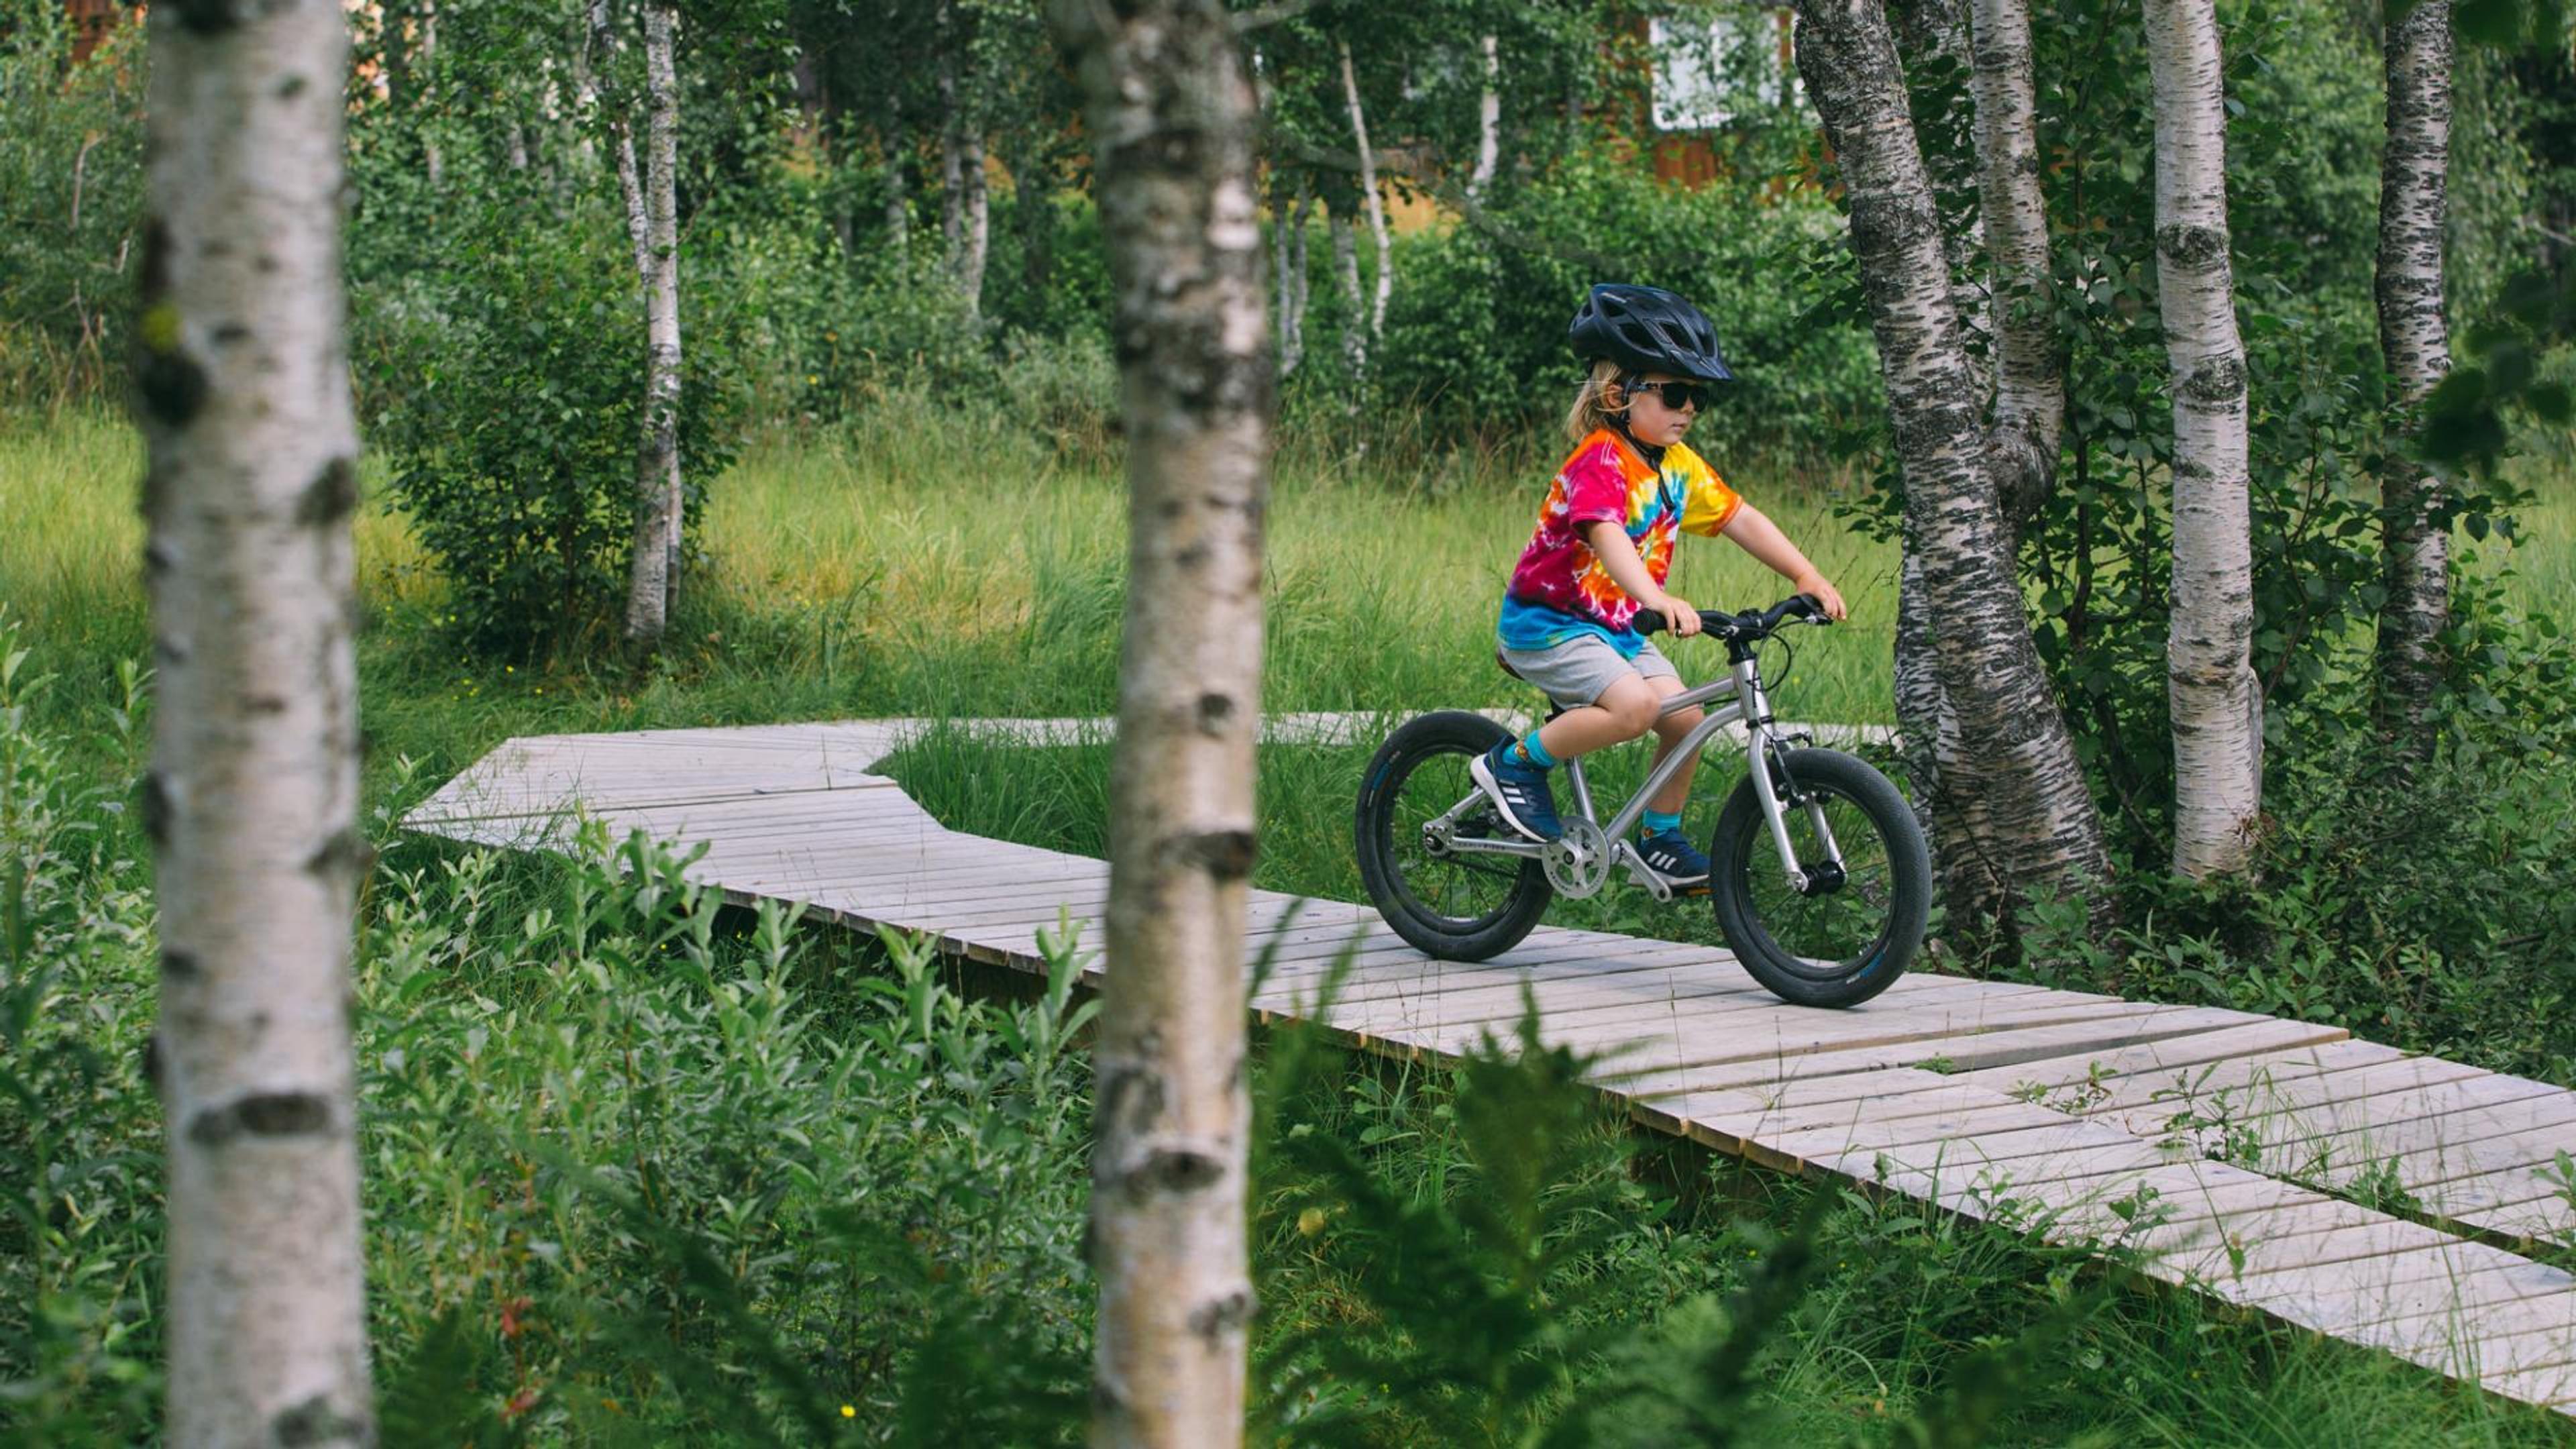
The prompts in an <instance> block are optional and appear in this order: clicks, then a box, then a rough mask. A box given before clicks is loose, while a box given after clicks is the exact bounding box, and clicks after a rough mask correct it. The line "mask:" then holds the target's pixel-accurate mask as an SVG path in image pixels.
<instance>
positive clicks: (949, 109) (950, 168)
mask: <svg viewBox="0 0 2576 1449" xmlns="http://www.w3.org/2000/svg"><path fill="white" fill-rule="evenodd" d="M947 14H948V11H947V9H946V8H944V7H943V9H942V10H941V15H942V17H943V18H942V22H941V33H942V35H943V37H944V36H945V35H946V34H947V30H948V24H947V21H946V19H945V17H946V15H947ZM948 49H949V47H947V46H946V45H943V46H942V52H943V53H942V55H941V57H940V61H939V78H938V81H937V85H938V90H939V239H940V241H941V242H942V243H943V244H944V245H946V247H947V248H948V252H947V256H948V264H949V266H950V268H951V269H954V268H955V266H956V265H957V249H958V248H959V247H960V246H962V245H963V244H964V243H965V240H966V158H965V155H964V153H963V152H962V151H961V150H960V149H959V145H958V133H959V130H960V128H961V125H962V123H961V122H960V121H959V119H958V115H957V60H956V57H955V56H954V55H953V54H948V53H946V52H947V51H948Z"/></svg>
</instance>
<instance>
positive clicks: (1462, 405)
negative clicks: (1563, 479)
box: [1308, 152, 1879, 469]
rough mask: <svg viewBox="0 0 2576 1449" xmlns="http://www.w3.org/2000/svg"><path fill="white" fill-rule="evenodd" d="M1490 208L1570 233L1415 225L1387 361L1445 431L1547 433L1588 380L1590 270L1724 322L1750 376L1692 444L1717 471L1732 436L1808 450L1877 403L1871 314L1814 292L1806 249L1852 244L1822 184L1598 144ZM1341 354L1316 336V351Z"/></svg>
mask: <svg viewBox="0 0 2576 1449" xmlns="http://www.w3.org/2000/svg"><path fill="white" fill-rule="evenodd" d="M1495 215H1496V217H1497V219H1498V221H1500V222H1501V223H1502V224H1503V225H1505V226H1507V227H1508V228H1510V229H1511V230H1512V231H1513V232H1514V233H1515V234H1516V235H1518V236H1524V237H1536V238H1553V239H1564V240H1563V241H1562V243H1561V244H1551V245H1514V244H1510V243H1506V242H1503V241H1500V240H1497V239H1496V238H1495V237H1494V236H1493V235H1491V234H1490V233H1488V232H1486V231H1482V230H1479V229H1477V228H1475V227H1472V226H1466V225H1460V226H1457V227H1455V228H1454V229H1451V230H1448V231H1445V232H1431V233H1424V234H1419V235H1416V236H1412V237H1408V238H1406V239H1405V240H1404V241H1403V243H1402V245H1401V246H1399V248H1398V250H1397V254H1396V258H1397V259H1396V266H1397V281H1396V287H1395V298H1394V302H1393V305H1392V306H1391V307H1390V309H1389V313H1388V318H1387V336H1386V340H1385V343H1384V345H1383V346H1382V347H1381V349H1380V361H1379V362H1378V364H1377V368H1378V375H1377V382H1378V385H1379V389H1380V391H1381V392H1382V393H1383V395H1384V396H1386V397H1388V398H1391V399H1398V400H1411V401H1413V402H1416V403H1418V404H1419V405H1420V406H1422V407H1423V408H1424V409H1426V410H1427V411H1429V412H1430V413H1432V414H1433V415H1434V416H1435V417H1436V418H1437V420H1438V421H1439V422H1441V423H1442V424H1444V425H1446V426H1449V427H1454V428H1466V429H1474V430H1478V431H1482V432H1487V433H1491V432H1494V431H1500V430H1504V429H1506V428H1509V427H1514V426H1537V427H1540V428H1542V429H1550V430H1552V428H1553V425H1554V422H1555V420H1556V419H1557V418H1559V417H1562V416H1563V413H1564V409H1565V405H1566V403H1567V402H1568V401H1569V400H1570V399H1571V398H1572V396H1573V390H1574V385H1575V382H1576V380H1577V377H1578V373H1577V369H1576V365H1575V360H1574V359H1573V358H1572V357H1571V356H1570V355H1569V354H1568V353H1567V351H1566V347H1565V328H1566V323H1567V321H1568V319H1570V318H1571V317H1573V315H1574V311H1575V308H1576V307H1578V306H1580V305H1581V303H1582V301H1583V297H1584V293H1585V289H1586V288H1587V287H1588V286H1589V285H1590V284H1591V283H1593V282H1599V281H1629V282H1643V283H1647V284H1650V285H1654V286H1661V287H1668V288H1671V289H1672V290H1674V291H1677V292H1680V293H1681V294H1682V295H1684V296H1686V297H1689V298H1690V299H1692V300H1693V301H1694V302H1697V303H1698V304H1699V306H1700V307H1701V309H1702V310H1704V311H1706V312H1707V313H1708V316H1709V321H1710V322H1711V323H1712V324H1714V325H1715V327H1716V329H1717V336H1718V344H1719V346H1720V347H1721V348H1722V349H1723V350H1724V352H1725V354H1726V357H1727V361H1728V363H1729V365H1730V366H1731V367H1733V369H1734V370H1735V372H1736V374H1737V382H1736V384H1735V385H1734V386H1732V387H1730V388H1728V389H1726V390H1725V391H1724V392H1723V393H1722V394H1721V396H1720V399H1719V402H1718V403H1717V405H1716V406H1715V407H1714V408H1713V409H1712V410H1711V412H1710V413H1709V415H1708V417H1707V418H1706V419H1705V420H1703V421H1702V422H1701V423H1700V425H1699V427H1698V428H1697V429H1696V430H1695V432H1694V436H1693V440H1692V441H1693V445H1694V446H1696V447H1699V448H1701V449H1702V450H1703V451H1710V452H1712V455H1713V456H1714V457H1715V458H1716V460H1717V461H1718V463H1719V465H1720V467H1721V469H1722V468H1723V467H1724V464H1725V456H1724V454H1725V451H1726V450H1727V449H1729V448H1740V447H1744V446H1749V445H1768V446H1778V445H1791V446H1802V447H1809V448H1812V447H1814V446H1815V445H1816V444H1817V443H1818V442H1819V441H1820V440H1822V439H1823V438H1825V437H1827V436H1829V434H1830V433H1831V432H1832V431H1833V430H1834V429H1836V428H1839V427H1843V426H1847V425H1849V424H1851V423H1854V422H1857V421H1861V420H1866V419H1870V418H1874V417H1875V415H1876V409H1877V407H1878V396H1879V395H1878V377H1877V370H1876V355H1875V353H1874V352H1873V351H1872V350H1871V344H1870V338H1869V332H1868V329H1867V327H1866V325H1865V324H1864V323H1863V321H1861V320H1860V315H1859V314H1858V313H1856V312H1855V313H1842V314H1839V315H1836V316H1832V317H1822V318H1820V317H1818V316H1814V315H1810V313H1809V310H1808V308H1807V306H1806V304H1805V303H1804V302H1803V301H1802V300H1801V299H1802V297H1803V296H1804V295H1806V289H1805V288H1804V286H1803V285H1802V282H1801V280H1800V279H1801V278H1802V277H1803V275H1804V273H1805V271H1806V270H1807V268H1808V267H1809V266H1810V265H1811V260H1810V254H1811V253H1812V252H1814V251H1816V249H1818V248H1820V247H1823V246H1826V245H1827V244H1830V245H1832V246H1837V247H1838V246H1839V245H1840V244H1841V241H1840V239H1841V234H1842V231H1841V228H1842V222H1841V218H1840V216H1839V215H1838V214H1837V213H1836V212H1835V211H1834V210H1833V208H1832V206H1831V204H1830V203H1829V202H1827V201H1826V200H1825V199H1824V198H1823V197H1822V196H1821V195H1820V194H1817V193H1815V192H1812V191H1810V190H1806V189H1802V188H1795V187H1793V188H1790V189H1788V190H1786V191H1784V192H1782V193H1780V194H1779V195H1777V196H1773V195H1771V194H1770V193H1769V191H1768V189H1767V188H1765V187H1764V186H1763V185H1762V184H1760V183H1759V182H1757V181H1750V180H1744V179H1721V180H1719V181H1717V182H1714V183H1712V184H1710V185H1708V186H1706V187H1703V188H1700V189H1698V190H1688V189H1684V188H1680V187H1675V186H1669V185H1666V184H1664V183H1661V182H1658V181H1657V180H1655V178H1654V177H1653V176H1652V175H1651V174H1648V173H1647V172H1646V170H1645V169H1644V167H1643V166H1642V165H1641V164H1640V163H1639V162H1638V161H1637V160H1636V159H1635V158H1633V157H1620V156H1612V155H1608V154H1604V153H1601V152H1592V153H1584V154H1579V155H1577V156H1575V157H1574V158H1572V159H1570V160H1569V161H1568V162H1567V163H1566V164H1565V165H1564V166H1563V167H1561V168H1560V169H1559V170H1558V171H1557V172H1555V173H1553V174H1551V175H1549V176H1548V177H1546V178H1544V179H1543V180H1541V181H1539V182H1536V183H1533V184H1531V185H1529V186H1526V187H1524V188H1522V189H1521V190H1520V191H1518V192H1517V193H1515V194H1514V195H1512V196H1511V197H1510V198H1509V199H1507V200H1503V201H1498V202H1497V204H1496V209H1495ZM1323 291H1324V288H1322V287H1319V288H1318V289H1317V293H1318V295H1319V296H1320V295H1322V292H1323ZM1334 355H1335V351H1334V348H1333V347H1332V345H1331V344H1330V343H1329V342H1327V341H1321V340H1317V339H1316V338H1314V337H1313V336H1312V335H1311V334H1310V338H1309V343H1308V357H1309V359H1310V360H1312V359H1318V358H1322V359H1329V358H1331V357H1332V356H1334Z"/></svg>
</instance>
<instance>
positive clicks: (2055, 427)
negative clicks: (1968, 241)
mask: <svg viewBox="0 0 2576 1449" xmlns="http://www.w3.org/2000/svg"><path fill="white" fill-rule="evenodd" d="M1969 28H1970V35H1971V42H1970V43H1971V51H1972V55H1973V58H1974V69H1973V70H1972V72H1971V74H1972V77H1973V80H1972V86H1973V89H1974V93H1975V95H1976V100H1977V171H1978V188H1979V193H1980V195H1979V212H1980V220H1981V223H1982V231H1983V238H1984V242H1985V247H1986V253H1987V257H1988V259H1989V269H1990V276H1991V278H1992V290H1993V297H1992V300H1991V302H1990V304H1989V306H1990V308H1991V311H1990V315H1991V317H1993V318H1994V319H1996V320H1994V321H1993V322H1991V323H1990V327H1991V329H1992V335H1993V336H1994V338H1995V370H1994V371H1995V416H1994V424H1993V427H1992V428H1991V430H1990V432H1989V437H1988V452H1989V455H1990V457H1991V458H1992V461H1993V464H1994V467H1995V484H1996V487H1997V488H1998V489H2000V490H2001V492H2002V501H2003V507H2004V514H2005V517H2006V518H2007V519H2009V520H2012V521H2014V522H2015V523H2018V522H2019V521H2021V520H2023V519H2026V518H2028V517H2029V516H2030V515H2031V514H2033V513H2035V512H2037V511H2038V508H2039V504H2040V502H2041V500H2042V499H2043V498H2044V497H2045V496H2046V494H2047V492H2048V490H2049V488H2050V487H2051V486H2052V485H2053V484H2054V482H2055V480H2056V477H2057V452H2058V443H2059V439H2060V438H2061V437H2062V436H2063V433H2064V429H2065V425H2066V376H2065V372H2064V370H2063V367H2062V365H2061V363H2060V359H2059V349H2058V335H2057V326H2056V322H2055V319H2054V317H2053V311H2054V309H2053V308H2052V307H2051V306H2050V305H2049V280H2050V276H2049V261H2048V206H2047V203H2046V201H2045V199H2044V198H2043V197H2042V196H2041V195H2040V189H2039V119H2038V111H2039V108H2038V104H2037V101H2036V99H2035V96H2036V84H2035V81H2034V78H2033V76H2032V74H2031V50H2030V7H2029V4H2028V3H2027V0H1972V4H1971V5H1970V7H1969Z"/></svg>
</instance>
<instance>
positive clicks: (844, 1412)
mask: <svg viewBox="0 0 2576 1449" xmlns="http://www.w3.org/2000/svg"><path fill="white" fill-rule="evenodd" d="M858 1416H859V1411H858V1410H856V1409H854V1408H851V1407H850V1406H849V1405H847V1404H843V1405H842V1406H841V1417H842V1418H844V1419H855V1418H857V1417H858Z"/></svg>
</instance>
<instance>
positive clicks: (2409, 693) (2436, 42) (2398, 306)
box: [2377, 0, 2451, 760]
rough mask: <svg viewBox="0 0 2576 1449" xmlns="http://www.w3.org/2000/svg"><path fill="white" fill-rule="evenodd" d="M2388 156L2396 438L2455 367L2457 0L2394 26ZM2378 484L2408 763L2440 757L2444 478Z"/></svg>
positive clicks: (2382, 686) (2382, 237)
mask: <svg viewBox="0 0 2576 1449" xmlns="http://www.w3.org/2000/svg"><path fill="white" fill-rule="evenodd" d="M2385 48H2386V52H2387V69H2388V150H2387V151H2386V153H2385V155H2384V157H2383V159H2382V160H2381V162H2380V171H2379V276H2378V293H2379V350H2380V355H2381V356H2382V358H2384V359H2385V361H2386V363H2387V367H2388V383H2389V386H2388V396H2389V401H2390V404H2391V408H2390V410H2391V413H2392V414H2393V416H2392V418H2391V423H2390V427H2389V430H2388V431H2389V436H2390V437H2391V438H2395V437H2398V436H2401V435H2402V434H2403V433H2404V432H2406V431H2407V430H2409V429H2410V428H2411V427H2412V414H2413V412H2414V410H2415V408H2416V406H2417V405H2418V404H2420V403H2422V402H2423V400H2424V395H2425V394H2426V393H2428V392H2431V391H2432V390H2433V385H2434V384H2435V383H2437V382H2440V381H2441V380H2442V376H2443V374H2445V373H2447V372H2449V371H2450V370H2451V347H2450V341H2449V333H2448V330H2447V326H2446V323H2445V319H2444V317H2443V313H2442V280H2443V278H2442V270H2443V267H2442V223H2443V209H2444V206H2445V204H2446V192H2447V190H2448V185H2447V182H2448V178H2449V160H2450V146H2451V6H2450V0H2424V3H2422V4H2419V5H2417V6H2416V7H2415V8H2414V9H2412V10H2410V11H2408V12H2407V13H2406V18H2405V19H2404V20H2402V21H2399V22H2396V23H2393V24H2391V25H2390V26H2389V27H2388V33H2387V36H2386V39H2385ZM2388 452H2389V458H2388V463H2387V464H2386V467H2385V472H2384V473H2383V475H2382V476H2381V479H2380V504H2381V511H2382V516H2383V517H2384V518H2385V519H2386V524H2385V527H2386V530H2387V532H2386V535H2385V542H2384V544H2383V555H2382V564H2383V576H2384V578H2385V581H2386V583H2387V587H2388V598H2387V601H2386V602H2385V603H2383V604H2381V605H2380V609H2379V680H2378V686H2379V688H2378V695H2377V704H2378V713H2379V724H2380V728H2381V729H2382V730H2383V731H2384V732H2386V733H2387V734H2389V735H2390V736H2392V737H2393V738H2394V739H2395V741H2396V743H2397V747H2398V751H2399V753H2400V755H2401V756H2403V757H2405V758H2408V759H2416V760H2420V759H2423V758H2424V757H2426V756H2428V755H2430V754H2431V753H2432V751H2433V735H2432V727H2431V723H2430V721H2431V716H2432V710H2433V692H2434V689H2435V687H2436V686H2437V685H2438V684H2439V683H2440V681H2441V661H2440V658H2439V656H2438V654H2437V652H2436V646H2435V643H2434V641H2435V639H2436V638H2437V637H2438V636H2439V635H2440V634H2441V632H2442V630H2443V629H2444V628H2445V627H2446V626H2447V625H2448V624H2449V623H2450V613H2451V608H2450V605H2451V576H2450V557H2449V550H2450V539H2449V538H2448V536H2447V535H2446V534H2445V532H2444V530H2443V528H2442V527H2441V525H2440V524H2439V523H2437V522H2436V521H2435V519H2436V517H2437V509H2438V507H2439V505H2440V504H2441V501H2442V487H2441V481H2440V480H2439V479H2437V478H2435V477H2433V476H2432V475H2430V474H2428V473H2426V472H2424V471H2423V470H2422V469H2420V468H2416V467H2414V466H2412V465H2410V464H2409V463H2407V462H2406V461H2405V460H2404V459H2403V458H2401V457H2400V456H2399V455H2398V452H2397V450H2396V449H2394V448H2391V449H2389V450H2388Z"/></svg>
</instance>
